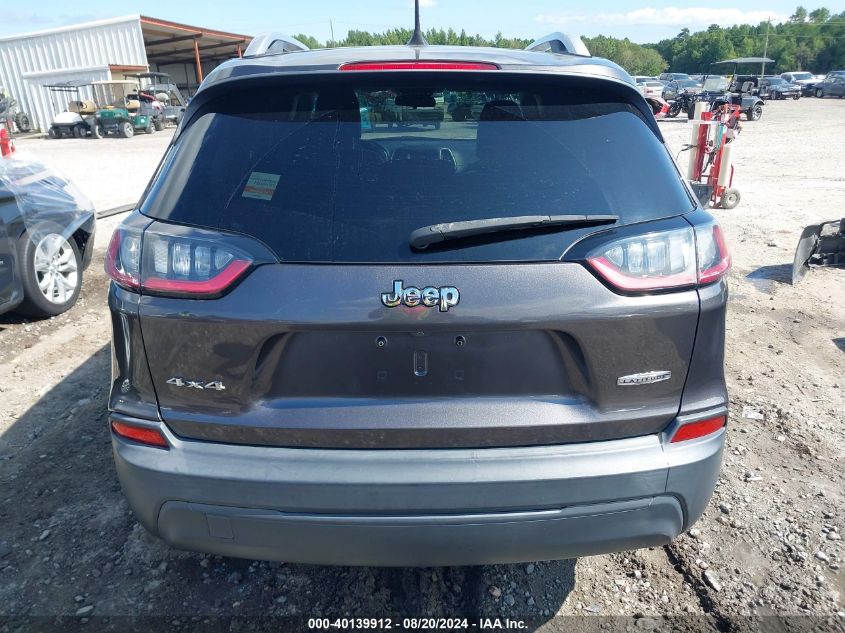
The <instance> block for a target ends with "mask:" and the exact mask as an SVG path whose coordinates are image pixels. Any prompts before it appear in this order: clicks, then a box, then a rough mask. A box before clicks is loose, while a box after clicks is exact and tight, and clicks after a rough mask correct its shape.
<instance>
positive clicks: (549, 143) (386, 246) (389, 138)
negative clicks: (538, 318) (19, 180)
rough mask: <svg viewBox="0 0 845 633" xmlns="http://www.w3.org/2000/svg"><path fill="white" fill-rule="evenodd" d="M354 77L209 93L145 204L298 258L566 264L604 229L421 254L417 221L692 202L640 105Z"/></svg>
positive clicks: (576, 94) (682, 206)
mask: <svg viewBox="0 0 845 633" xmlns="http://www.w3.org/2000/svg"><path fill="white" fill-rule="evenodd" d="M464 81H466V84H455V83H454V82H452V83H446V82H441V83H438V82H431V83H420V82H419V80H417V81H416V82H415V83H413V84H410V83H407V84H404V85H403V84H397V83H395V82H394V83H384V84H383V85H372V84H371V83H367V84H363V85H360V86H359V85H352V84H349V83H348V82H346V83H342V84H340V83H338V84H335V85H331V84H324V85H322V86H311V87H290V88H282V89H277V90H272V91H269V90H262V91H261V92H253V93H250V94H241V95H238V97H237V98H235V97H234V96H230V97H229V98H227V99H225V100H223V101H220V100H218V101H217V102H216V103H215V102H213V101H212V102H211V103H210V104H209V105H207V106H205V107H204V109H202V110H200V111H199V112H198V113H197V115H196V116H195V117H194V118H193V119H192V121H191V123H190V125H189V127H188V128H187V129H185V130H184V131H183V133H182V134H181V135H180V137H179V138H178V140H177V142H176V143H175V144H174V146H173V147H172V148H171V149H170V151H169V152H168V155H167V157H166V158H165V161H164V163H163V165H162V168H161V169H160V172H159V175H158V176H157V178H156V179H155V181H154V183H153V185H152V186H151V188H150V190H149V191H148V194H147V196H146V198H145V200H144V202H143V206H142V211H143V212H144V213H146V214H147V215H150V216H152V217H156V218H159V219H163V220H170V221H175V222H179V223H184V224H191V225H196V226H203V227H210V228H218V229H224V230H229V231H236V232H240V233H245V234H247V235H251V236H254V237H257V238H259V239H260V240H262V241H263V242H264V243H265V244H267V245H268V246H269V247H270V248H272V249H273V250H274V251H275V252H276V253H277V255H278V256H279V257H280V259H282V260H284V261H291V262H358V263H363V262H405V261H538V260H550V259H558V258H560V256H561V255H562V254H563V252H564V251H565V250H566V248H567V247H568V246H569V245H571V244H572V243H573V241H575V240H576V239H578V238H579V237H582V236H583V235H585V234H587V233H590V232H593V231H595V230H596V228H595V227H593V228H587V227H579V228H577V229H574V230H568V231H549V230H546V231H541V232H536V231H535V232H526V233H520V234H518V235H517V234H510V235H496V236H487V237H483V238H476V239H472V240H466V241H462V242H460V243H458V242H455V243H453V244H450V245H449V246H448V247H431V248H429V249H426V250H425V251H415V250H412V249H411V247H410V245H409V236H410V234H411V232H412V231H413V230H415V229H418V228H420V227H424V226H427V225H430V224H437V223H444V222H457V221H463V220H477V219H485V218H495V217H505V216H523V215H557V214H615V215H618V216H620V219H621V222H623V223H632V222H639V221H643V220H649V219H656V218H660V217H667V216H671V215H678V214H681V213H686V212H688V211H690V210H691V208H692V203H691V201H690V199H689V197H688V196H687V193H686V190H685V188H684V187H683V185H682V183H681V180H680V177H679V175H678V172H677V170H676V169H675V167H674V165H673V164H672V162H671V158H670V157H669V155H668V153H667V151H666V150H665V148H664V147H663V146H662V145H661V143H660V142H659V140H658V139H657V138H656V136H655V135H654V133H653V132H652V131H651V130H650V129H649V127H648V124H647V123H646V122H645V121H644V120H643V118H642V115H641V113H640V112H639V111H638V110H637V109H636V108H634V107H633V106H631V105H629V104H626V103H620V102H617V101H615V100H613V99H612V98H609V97H608V96H607V95H602V94H600V93H590V91H583V90H582V91H572V90H569V91H567V90H562V89H561V88H560V87H547V86H546V85H544V86H542V87H539V88H536V89H535V88H529V89H526V86H525V85H524V84H521V85H513V86H508V85H495V86H489V87H487V86H485V85H484V84H482V83H480V81H478V80H472V81H470V80H468V79H467V80H464Z"/></svg>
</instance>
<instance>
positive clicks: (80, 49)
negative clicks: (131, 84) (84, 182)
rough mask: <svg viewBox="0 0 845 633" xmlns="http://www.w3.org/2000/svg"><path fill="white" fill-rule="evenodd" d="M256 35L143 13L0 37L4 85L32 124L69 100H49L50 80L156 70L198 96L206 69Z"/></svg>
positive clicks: (40, 123)
mask: <svg viewBox="0 0 845 633" xmlns="http://www.w3.org/2000/svg"><path fill="white" fill-rule="evenodd" d="M250 40H251V37H249V36H247V35H238V34H236V33H226V32H223V31H216V30H212V29H206V28H202V27H197V26H189V25H187V24H178V23H176V22H168V21H167V20H159V19H156V18H150V17H146V16H143V15H130V16H126V17H122V18H112V19H109V20H100V21H97V22H88V23H85V24H77V25H73V26H66V27H61V28H56V29H50V30H46V31H38V32H35V33H26V34H24V35H13V36H7V37H0V85H2V86H5V87H6V89H7V91H8V92H10V93H11V95H12V96H13V97H14V98H15V99H17V101H18V103H19V104H20V107H21V109H22V110H23V111H24V112H27V113H28V114H29V116H30V117H31V119H32V122H33V125H34V126H36V127H38V128H39V129H41V130H46V129H47V128H48V127H49V125H50V121H51V120H52V119H53V116H54V115H55V114H57V110H59V111H60V110H62V109H64V106H65V105H66V101H62V102H61V103H59V102H58V101H53V100H52V99H51V95H50V93H49V92H48V91H47V89H46V88H44V86H45V85H46V84H56V83H62V82H66V81H79V80H82V81H98V80H107V79H123V78H124V75H125V74H131V73H138V72H144V71H147V70H151V71H158V72H166V73H168V74H170V76H171V77H173V80H174V82H175V83H176V84H178V85H179V87H180V88H181V89H182V91H183V92H184V93H186V95H192V94H193V93H194V91H195V90H196V88H197V86H198V85H199V84H200V82H202V78H203V75H204V74H205V73H207V72H208V71H210V70H211V69H212V68H214V67H215V66H217V65H218V64H220V63H221V62H223V61H225V60H226V59H229V58H231V57H238V56H240V55H241V53H242V51H243V50H244V49H245V48H246V46H247V45H248V44H249V42H250ZM90 96H91V95H90V93H89V94H84V97H85V98H90Z"/></svg>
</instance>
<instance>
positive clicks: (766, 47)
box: [760, 18, 772, 77]
mask: <svg viewBox="0 0 845 633" xmlns="http://www.w3.org/2000/svg"><path fill="white" fill-rule="evenodd" d="M771 25H772V18H768V19H767V20H766V43H765V44H764V45H763V59H765V58H766V54H767V53H768V52H769V27H770V26H771ZM765 74H766V62H763V65H762V66H761V67H760V76H761V77H762V76H763V75H765Z"/></svg>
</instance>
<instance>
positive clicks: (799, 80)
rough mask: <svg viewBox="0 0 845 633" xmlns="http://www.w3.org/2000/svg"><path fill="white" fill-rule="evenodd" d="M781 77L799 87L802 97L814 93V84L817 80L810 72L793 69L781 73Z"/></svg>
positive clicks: (811, 95) (810, 95)
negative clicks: (792, 70)
mask: <svg viewBox="0 0 845 633" xmlns="http://www.w3.org/2000/svg"><path fill="white" fill-rule="evenodd" d="M780 76H781V78H782V79H784V80H785V81H788V82H789V83H791V84H795V85H796V86H799V87H800V88H801V96H802V97H813V96H815V94H816V85H817V84H818V83H819V80H818V79H817V78H816V76H815V75H814V74H812V73H809V72H807V71H794V72H788V73H781V74H780Z"/></svg>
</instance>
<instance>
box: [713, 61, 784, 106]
mask: <svg viewBox="0 0 845 633" xmlns="http://www.w3.org/2000/svg"><path fill="white" fill-rule="evenodd" d="M764 63H765V64H774V63H775V60H773V59H769V58H768V57H737V58H736V59H725V60H722V61H720V62H715V63H714V64H713V65H714V66H718V65H729V64H732V65H733V72H732V73H731V80H730V81H729V80H728V79H727V78H726V77H724V76H721V75H719V76H711V75H705V77H704V89H703V90H702V91H701V92H700V93H699V94H698V100H699V101H707V102H709V103H710V109H711V110H716V109H717V108H718V107H719V106H721V105H725V104H729V105H735V106H739V109H740V111H741V112H743V113H744V114H745V118H746V119H748V120H749V121H758V120H759V119H760V117H762V116H763V105H765V102H764V101H763V99H761V98H760V96H759V87H758V85H757V82H756V81H747V80H746V81H740V77H741V76H740V75H738V74H737V69H738V68H739V66H740V65H745V64H761V65H762V64H764ZM746 79H747V78H746ZM708 82H709V83H708Z"/></svg>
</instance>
